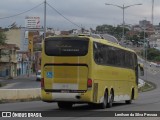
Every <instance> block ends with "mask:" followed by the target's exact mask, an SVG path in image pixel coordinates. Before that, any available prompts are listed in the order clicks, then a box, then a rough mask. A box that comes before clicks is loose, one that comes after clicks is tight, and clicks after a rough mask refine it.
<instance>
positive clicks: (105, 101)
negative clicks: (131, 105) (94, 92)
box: [99, 91, 108, 109]
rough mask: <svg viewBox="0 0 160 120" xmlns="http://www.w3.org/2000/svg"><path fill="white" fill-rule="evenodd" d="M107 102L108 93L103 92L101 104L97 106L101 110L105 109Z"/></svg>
mask: <svg viewBox="0 0 160 120" xmlns="http://www.w3.org/2000/svg"><path fill="white" fill-rule="evenodd" d="M107 101H108V92H107V91H105V93H104V99H103V102H102V103H100V105H99V106H100V108H101V109H105V108H106V107H107Z"/></svg>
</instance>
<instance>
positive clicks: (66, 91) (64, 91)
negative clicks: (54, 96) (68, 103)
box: [61, 90, 69, 93]
mask: <svg viewBox="0 0 160 120" xmlns="http://www.w3.org/2000/svg"><path fill="white" fill-rule="evenodd" d="M61 93H69V90H61Z"/></svg>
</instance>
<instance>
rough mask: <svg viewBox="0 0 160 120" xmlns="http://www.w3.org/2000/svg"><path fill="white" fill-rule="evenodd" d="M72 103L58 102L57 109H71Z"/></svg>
mask: <svg viewBox="0 0 160 120" xmlns="http://www.w3.org/2000/svg"><path fill="white" fill-rule="evenodd" d="M72 105H73V103H70V102H58V107H59V108H60V109H69V108H72Z"/></svg>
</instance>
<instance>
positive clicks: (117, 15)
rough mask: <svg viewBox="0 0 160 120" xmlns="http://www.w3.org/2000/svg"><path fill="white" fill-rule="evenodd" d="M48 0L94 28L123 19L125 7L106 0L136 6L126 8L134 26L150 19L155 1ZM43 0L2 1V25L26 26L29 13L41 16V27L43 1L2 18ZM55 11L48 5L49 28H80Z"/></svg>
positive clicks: (159, 1) (159, 15)
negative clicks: (121, 7)
mask: <svg viewBox="0 0 160 120" xmlns="http://www.w3.org/2000/svg"><path fill="white" fill-rule="evenodd" d="M46 1H47V3H48V4H49V5H50V6H52V7H53V8H55V9H56V10H57V11H58V12H59V13H61V15H63V16H64V17H65V18H67V19H68V20H70V21H71V22H72V23H75V24H76V25H78V26H81V27H84V28H86V29H89V28H93V29H95V28H96V26H97V25H102V24H109V25H114V26H116V25H120V24H122V20H123V17H122V16H123V14H122V13H123V12H122V9H120V8H118V7H115V6H111V5H105V3H109V4H115V5H119V6H123V5H124V6H128V5H133V4H139V3H141V4H142V5H136V6H132V7H129V8H127V9H125V11H124V12H125V14H124V19H125V24H129V25H135V24H138V23H139V21H140V20H144V19H146V20H148V21H151V15H152V14H151V13H152V0H46ZM43 2H44V0H1V2H0V27H3V28H4V27H8V26H9V25H11V24H12V23H14V22H16V24H17V26H23V27H24V26H25V17H26V16H31V17H33V16H36V17H37V16H38V17H40V24H41V26H43V25H44V4H42V5H40V6H39V7H37V8H35V9H33V10H32V11H30V12H27V13H25V14H21V15H19V16H16V17H11V18H6V19H1V18H3V17H7V16H12V15H15V14H19V13H21V12H24V11H27V10H29V9H32V8H34V7H35V6H37V5H39V4H41V3H43ZM154 2H155V3H154V22H153V23H154V24H155V25H158V24H159V23H160V12H159V11H160V0H154ZM61 15H59V14H58V13H57V12H56V11H54V10H53V9H52V8H51V7H49V6H48V5H47V22H46V25H47V27H51V28H54V29H55V30H58V29H60V30H68V29H76V28H77V29H79V27H77V26H76V25H74V24H72V23H71V22H69V21H67V20H66V19H64V18H63V17H62V16H61Z"/></svg>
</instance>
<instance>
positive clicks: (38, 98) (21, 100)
mask: <svg viewBox="0 0 160 120" xmlns="http://www.w3.org/2000/svg"><path fill="white" fill-rule="evenodd" d="M39 100H41V97H36V98H28V99H10V100H9V99H1V100H0V104H3V103H14V102H30V101H39Z"/></svg>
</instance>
